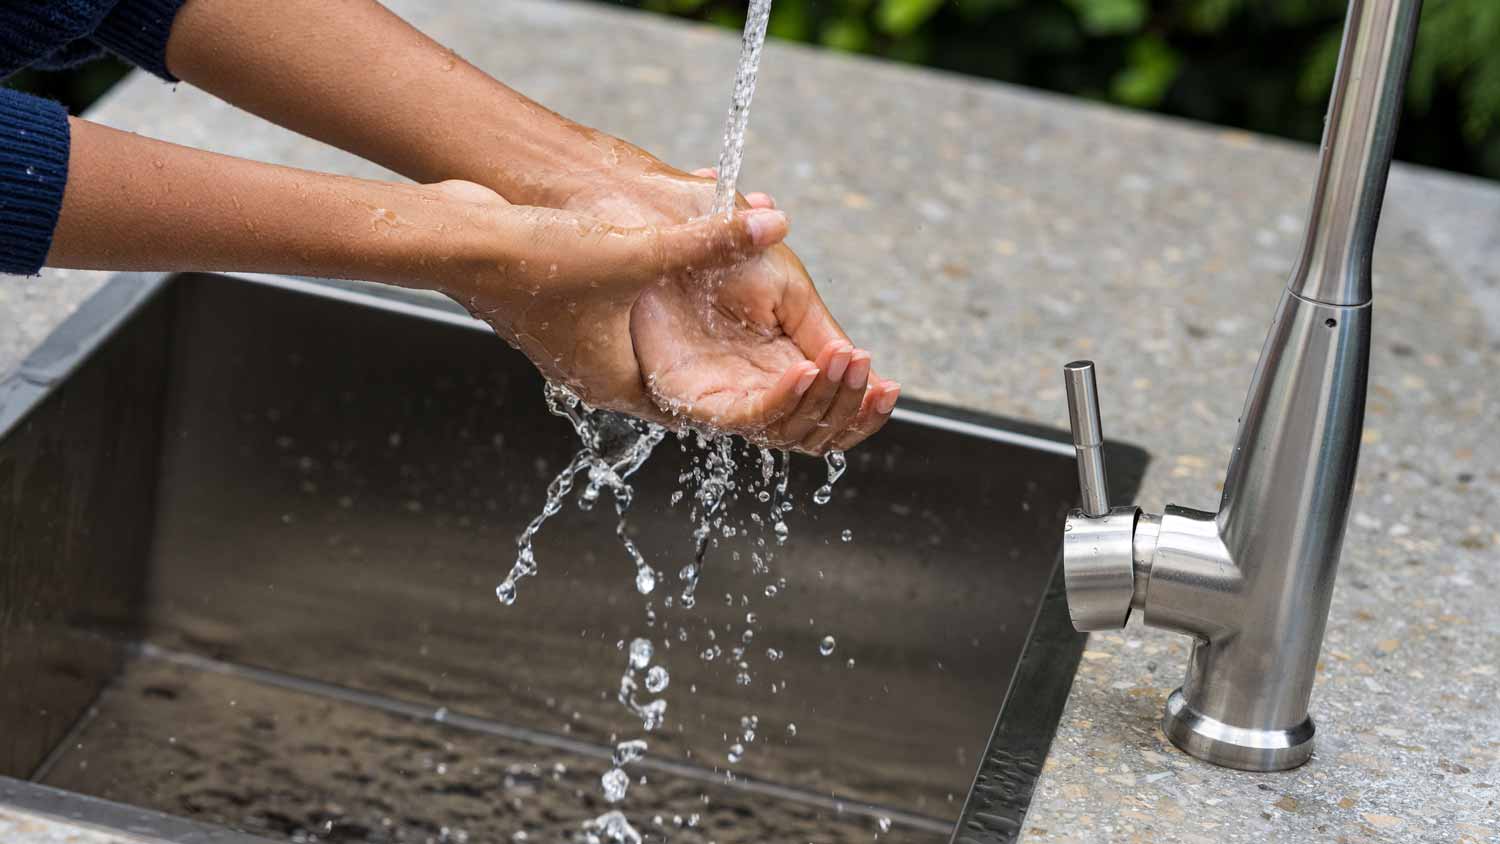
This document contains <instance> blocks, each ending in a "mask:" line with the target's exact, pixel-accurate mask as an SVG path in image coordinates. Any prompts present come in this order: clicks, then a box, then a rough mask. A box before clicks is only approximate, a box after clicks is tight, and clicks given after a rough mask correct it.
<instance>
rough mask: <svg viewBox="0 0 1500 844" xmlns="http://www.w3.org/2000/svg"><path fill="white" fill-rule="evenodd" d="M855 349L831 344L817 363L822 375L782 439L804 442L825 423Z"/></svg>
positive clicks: (794, 413) (785, 424)
mask: <svg viewBox="0 0 1500 844" xmlns="http://www.w3.org/2000/svg"><path fill="white" fill-rule="evenodd" d="M853 354H854V347H853V346H851V345H849V344H848V343H844V342H839V341H835V342H832V343H829V344H828V345H827V346H825V347H824V348H823V351H822V352H821V353H819V354H818V357H817V358H816V360H815V361H814V362H815V363H816V364H817V367H818V370H819V372H821V375H820V376H819V377H818V378H817V380H816V381H814V382H813V384H812V386H811V388H809V389H808V391H807V393H806V394H804V395H803V396H802V401H801V402H799V403H798V404H797V408H796V409H795V410H793V411H792V412H791V414H790V415H788V416H787V417H786V418H785V419H784V420H782V424H781V436H780V437H779V439H781V440H782V441H784V442H788V443H800V442H802V440H803V439H804V438H806V437H807V435H808V434H811V433H812V432H813V431H814V430H816V429H817V427H818V426H819V425H821V424H823V417H825V416H827V415H828V409H829V408H830V407H831V406H832V405H833V401H834V399H835V398H837V396H838V394H839V389H840V387H842V386H843V381H844V373H845V372H846V371H847V370H848V369H849V359H850V357H851V356H852V355H853Z"/></svg>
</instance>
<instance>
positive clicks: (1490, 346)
mask: <svg viewBox="0 0 1500 844" xmlns="http://www.w3.org/2000/svg"><path fill="white" fill-rule="evenodd" d="M392 5H393V6H394V7H395V8H396V9H397V11H399V12H400V13H402V14H403V15H405V16H407V17H408V19H410V20H413V21H414V22H415V23H417V24H418V25H419V26H420V27H422V28H423V29H424V30H426V31H427V32H429V33H430V34H432V35H433V36H435V37H436V38H438V39H439V40H440V41H443V42H445V43H447V44H449V45H450V46H452V47H454V48H455V49H457V50H458V51H459V52H460V53H461V54H462V55H464V56H465V57H466V58H468V59H469V60H471V61H474V62H475V63H477V64H479V65H480V66H482V67H484V68H486V69H487V70H489V71H491V72H493V73H494V74H496V75H497V76H498V77H499V78H501V79H504V80H506V81H508V82H510V83H511V84H513V85H515V86H516V87H518V88H520V89H521V90H523V91H525V92H527V93H528V94H530V95H532V96H533V97H535V98H537V99H538V100H540V101H541V102H543V103H545V104H547V105H548V106H550V107H552V108H555V109H558V110H560V111H563V112H565V113H567V114H569V115H571V116H573V117H575V118H578V119H580V120H583V121H585V122H587V123H590V124H593V125H596V126H599V127H601V128H603V129H606V130H608V131H611V132H614V133H616V134H619V135H622V136H624V137H626V138H629V139H631V140H633V141H635V142H637V143H640V144H641V145H643V146H645V147H647V148H649V149H652V150H653V151H655V152H657V153H658V154H660V155H662V156H663V157H665V158H667V159H669V160H672V161H674V162H677V163H681V164H684V165H692V166H702V165H705V164H711V163H712V162H713V160H714V158H715V156H716V154H717V148H718V138H719V134H720V126H721V120H722V118H723V110H724V108H725V105H726V102H727V99H728V88H729V84H730V79H731V78H732V77H733V69H734V63H735V54H736V39H735V38H734V36H733V35H732V34H729V33H725V32H722V31H715V30H712V29H708V28H705V27H696V26H689V25H682V24H679V23H675V22H669V21H666V20H663V19H661V18H657V17H653V16H648V15H644V14H639V13H627V12H622V11H618V10H611V9H608V8H601V7H599V6H596V5H587V4H575V3H568V2H545V1H544V2H536V0H525V1H524V2H523V0H510V1H509V2H495V3H485V4H467V3H456V2H445V3H433V2H416V0H403V2H396V3H393V4H392ZM92 117H94V118H95V119H97V120H100V121H102V122H105V123H108V124H111V125H114V126H118V127H122V128H127V129H132V130H135V131H139V132H142V133H145V134H150V135H154V136H157V137H161V138H165V139H169V140H172V141H177V142H180V143H187V144H193V145H198V146H203V147H207V148H210V149H214V150H217V151H220V152H225V153H231V154H237V155H243V156H249V157H253V158H259V159H263V160H268V161H274V162H278V163H283V164H290V165H297V166H304V167H314V168H318V169H325V170H334V171H338V172H344V173H350V174H356V175H375V174H378V173H379V172H380V171H379V170H378V169H377V168H374V167H372V166H371V165H368V164H364V163H361V162H358V161H356V160H354V159H352V158H350V157H348V156H345V155H343V154H341V153H338V152H336V151H333V150H330V149H328V148H326V147H323V146H321V145H319V144H317V143H314V142H311V141H307V140H304V139H300V138H297V137H296V136H293V135H290V134H288V133H286V132H283V131H281V130H279V129H276V128H274V127H270V126H267V125H265V124H263V123H261V122H259V121H258V120H256V119H255V118H252V117H249V116H247V115H243V114H239V113H237V112H235V111H233V110H232V109H230V108H229V107H227V106H225V105H223V104H221V103H218V102H215V101H213V100H212V99H210V98H209V97H207V96H205V95H203V94H201V93H199V92H197V91H194V90H191V89H190V88H189V87H188V86H186V85H183V86H180V87H179V88H178V89H177V90H176V91H173V90H171V89H169V88H166V87H163V86H161V85H159V84H157V83H155V82H153V81H151V80H148V79H145V78H140V77H137V78H133V79H132V80H130V81H129V82H128V83H126V84H124V85H122V86H120V87H119V88H118V89H116V91H115V92H113V93H112V94H111V95H110V96H109V97H108V98H107V100H106V101H105V102H104V103H102V104H101V105H100V106H98V107H97V108H96V109H95V110H94V112H93V113H92ZM751 125H752V128H751V137H750V143H749V155H748V160H747V164H746V167H745V171H744V172H745V175H744V179H743V183H744V185H745V186H746V187H747V188H749V189H755V190H769V191H771V192H773V193H775V195H776V196H777V197H778V199H779V200H780V202H781V203H782V205H783V207H785V208H786V209H788V210H789V211H790V213H791V214H792V216H793V219H794V227H795V232H794V235H793V241H792V242H793V245H794V246H795V247H796V248H797V249H798V251H799V252H800V253H801V255H802V256H803V258H804V259H805V260H806V261H807V263H808V266H809V267H810V268H811V270H812V272H813V273H814V275H815V277H816V278H817V280H818V282H819V285H820V287H821V289H822V290H823V293H824V296H825V297H826V298H827V299H828V300H829V303H830V305H831V306H832V307H833V308H834V310H835V312H836V313H837V314H838V315H839V318H840V320H841V321H842V322H843V323H844V325H845V326H846V327H847V328H848V330H849V331H850V333H851V334H852V335H853V336H854V337H855V338H856V339H857V341H858V342H860V343H861V344H866V345H868V346H869V347H870V348H873V349H874V350H875V351H876V354H877V363H878V366H879V368H880V369H881V371H882V372H883V373H886V374H889V375H892V376H894V377H897V378H899V379H900V380H901V381H902V382H903V383H904V384H905V385H906V390H907V392H908V393H909V394H912V395H915V396H919V397H921V398H926V399H934V400H939V401H944V402H952V403H957V404H962V405H966V406H970V407H974V408H978V409H981V410H985V411H991V412H995V413H1001V414H1006V415H1011V416H1017V417H1022V418H1026V419H1032V420H1036V421H1039V422H1043V423H1048V424H1052V425H1057V426H1064V425H1066V416H1065V412H1064V407H1063V398H1062V394H1063V391H1062V379H1061V376H1060V373H1059V367H1060V366H1061V364H1062V363H1063V362H1064V361H1067V360H1070V359H1072V358H1075V357H1079V356H1083V355H1088V356H1092V357H1094V358H1095V359H1097V360H1098V361H1099V364H1100V373H1101V379H1102V382H1101V385H1100V386H1101V394H1102V395H1101V398H1102V402H1103V406H1104V410H1105V413H1106V415H1107V421H1106V427H1107V430H1108V432H1109V434H1110V435H1111V436H1114V437H1118V438H1121V439H1126V440H1130V441H1133V442H1135V443H1138V444H1140V445H1142V446H1144V447H1145V448H1147V449H1149V450H1150V451H1151V452H1152V453H1153V454H1154V455H1155V462H1154V464H1153V466H1152V468H1151V470H1150V472H1149V474H1148V475H1147V477H1146V480H1145V486H1144V488H1143V490H1142V493H1141V503H1142V504H1143V505H1144V506H1147V507H1149V508H1151V509H1155V510H1159V509H1160V508H1161V506H1162V505H1163V504H1164V503H1166V502H1172V503H1177V504H1182V505H1185V506H1192V507H1201V508H1212V507H1214V506H1215V504H1216V501H1217V495H1218V484H1219V482H1220V479H1221V478H1222V474H1223V467H1224V465H1225V462H1226V460H1227V457H1228V451H1229V448H1230V444H1231V441H1232V438H1233V436H1234V426H1235V416H1236V414H1237V412H1238V411H1239V409H1240V403H1241V402H1242V400H1243V398H1244V395H1245V389H1246V387H1247V385H1248V381H1249V378H1250V374H1251V368H1252V366H1253V364H1254V362H1255V359H1256V356H1257V354H1258V351H1259V348H1260V344H1261V340H1262V338H1263V332H1264V330H1265V326H1266V324H1267V322H1268V320H1269V316H1270V313H1271V309H1272V306H1273V304H1274V303H1275V300H1276V298H1277V296H1278V294H1279V291H1280V289H1281V287H1282V285H1283V283H1284V280H1285V276H1286V274H1287V272H1288V271H1289V269H1290V267H1291V264H1292V262H1293V259H1294V257H1295V251H1296V249H1297V246H1298V235H1299V230H1300V227H1301V224H1302V217H1303V213H1304V210H1305V207H1306V204H1307V199H1308V195H1309V192H1310V185H1311V178H1312V174H1313V170H1314V158H1313V152H1312V150H1311V149H1309V148H1307V147H1304V146H1300V145H1293V144H1288V143H1283V142H1278V141H1272V140H1267V139H1263V138H1259V137H1254V136H1251V135H1248V134H1245V133H1242V132H1234V131H1224V130H1219V129H1213V128H1208V127H1203V126H1197V125H1190V124H1185V123H1182V122H1176V121H1168V120H1162V119H1159V118H1154V117H1148V116H1143V115H1139V114H1133V113H1126V112H1121V111H1117V110H1113V109H1108V108H1103V107H1098V106H1094V105H1089V104H1086V103H1082V102H1079V101H1076V100H1070V99H1065V98H1059V97H1055V96H1049V95H1043V94H1038V93H1035V92H1029V91H1024V90H1019V89H1015V88H1011V87H1007V86H1003V85H997V84H991V83H986V82H980V81H975V80H969V79H963V78H959V77H954V76H948V75H943V74H938V73H932V72H924V71H920V70H915V69H911V68H905V67H897V66H894V65H890V64H881V63H873V62H869V61H863V60H858V59H852V58H848V57H842V56H838V55H833V54H829V53H822V52H815V51H810V50H806V49H800V48H797V47H791V46H787V45H781V44H773V45H772V46H771V47H769V48H768V50H767V53H766V59H765V66H764V68H763V72H762V78H761V82H760V89H759V96H758V98H757V100H756V104H755V111H754V115H753V119H752V123H751ZM104 277H105V276H104V275H102V274H97V273H79V272H48V273H46V274H44V275H43V276H42V277H40V278H37V279H27V280H20V279H6V280H5V283H4V284H0V326H4V328H3V329H0V370H4V369H8V368H10V367H11V366H13V365H14V364H15V363H16V362H18V361H19V360H20V358H21V357H22V356H23V355H24V354H25V352H26V351H27V350H28V349H30V348H31V347H32V346H34V345H35V344H36V343H37V342H38V341H39V340H40V339H41V338H42V337H43V336H44V335H45V334H46V333H47V332H48V331H49V330H51V328H52V327H53V326H55V325H56V324H57V322H59V321H60V320H61V319H62V318H63V317H64V316H66V314H67V313H69V312H70V310H71V309H72V308H73V307H74V306H75V305H76V304H77V303H78V302H79V301H81V300H82V299H83V298H84V297H86V296H87V295H88V294H89V293H90V292H91V291H92V290H93V289H95V288H96V287H97V285H98V284H99V283H100V282H101V281H102V280H103V278H104ZM1375 288H1376V294H1377V295H1376V309H1377V311H1376V313H1377V317H1376V328H1375V347H1374V358H1373V369H1372V379H1373V381H1372V384H1371V392H1370V405H1369V417H1368V419H1367V422H1366V430H1365V435H1364V442H1365V448H1364V454H1363V461H1362V464H1361V467H1360V476H1359V487H1358V490H1357V493H1356V499H1355V504H1354V507H1355V514H1354V517H1353V521H1352V523H1351V526H1350V532H1349V537H1348V541H1347V543H1346V546H1345V554H1344V561H1343V567H1342V570H1341V571H1340V575H1339V581H1338V587H1337V590H1336V592H1335V595H1334V601H1333V610H1332V617H1331V618H1330V620H1329V624H1328V635H1327V640H1326V641H1325V643H1324V646H1323V662H1322V663H1321V666H1320V671H1319V677H1318V686H1317V690H1316V692H1315V695H1314V698H1313V714H1314V718H1315V719H1317V720H1318V724H1319V734H1318V745H1317V753H1316V755H1315V756H1314V758H1313V760H1312V762H1311V763H1309V764H1308V765H1306V766H1305V767H1303V768H1301V769H1299V770H1297V771H1293V772H1290V773H1282V774H1270V775H1252V774H1243V773H1236V772H1231V771H1227V770H1222V769H1218V768H1214V767H1211V766H1209V765H1206V764H1202V763H1199V762H1197V761H1195V760H1192V759H1190V758H1188V757H1185V756H1183V755H1182V754H1181V753H1178V752H1177V751H1176V750H1174V749H1173V748H1172V747H1171V746H1170V745H1169V744H1168V743H1167V742H1166V740H1165V738H1164V737H1163V736H1162V734H1161V732H1160V730H1159V729H1158V727H1157V719H1158V715H1159V713H1160V711H1161V706H1162V703H1163V701H1164V699H1165V697H1166V695H1167V693H1168V692H1169V691H1170V690H1171V689H1172V688H1174V687H1175V686H1176V685H1177V684H1178V683H1179V682H1180V680H1181V678H1182V672H1183V667H1184V659H1185V655H1186V651H1187V644H1188V642H1187V640H1186V639H1184V638H1183V637H1180V636H1176V635H1173V634H1167V633H1162V632H1158V631H1154V630H1148V629H1145V628H1142V627H1139V626H1137V625H1135V624H1133V625H1132V626H1131V627H1129V628H1127V629H1126V630H1124V631H1121V632H1119V633H1116V634H1103V635H1095V636H1094V637H1093V638H1092V640H1091V641H1090V644H1089V647H1088V650H1087V652H1086V653H1085V654H1084V657H1085V659H1084V663H1083V667H1082V669H1081V671H1080V673H1079V675H1078V679H1077V681H1076V683H1075V685H1074V689H1073V694H1072V698H1071V701H1070V703H1069V706H1068V709H1067V712H1066V713H1065V715H1064V717H1063V721H1062V726H1061V729H1060V731H1059V733H1058V736H1057V739H1056V742H1055V744H1054V745H1053V751H1052V756H1051V758H1050V759H1049V761H1048V764H1047V767H1046V770H1045V773H1044V775H1043V777H1042V781H1041V783H1040V788H1039V791H1038V794H1037V796H1036V799H1035V802H1034V803H1033V805H1032V808H1031V812H1030V814H1029V816H1028V819H1027V826H1026V835H1027V838H1028V839H1029V840H1034V841H1065V840H1066V841H1071V840H1078V841H1137V840H1139V841H1183V842H1198V841H1202V842H1210V841H1214V842H1220V841H1261V840H1286V841H1314V840H1318V841H1323V840H1327V841H1335V840H1338V841H1380V840H1390V841H1500V656H1497V654H1500V573H1497V564H1500V523H1497V521H1496V520H1495V518H1494V513H1495V512H1496V510H1497V507H1500V501H1497V497H1500V496H1497V492H1500V442H1497V437H1496V435H1495V431H1496V430H1497V429H1500V379H1497V378H1496V377H1495V374H1494V373H1495V371H1496V369H1497V368H1500V187H1497V186H1494V185H1488V184H1484V183H1480V182H1475V181H1473V180H1465V179H1459V178H1453V177H1448V176H1443V175H1439V174H1435V173H1431V172H1427V171H1419V170H1415V169H1411V168H1398V171H1397V172H1396V174H1395V175H1394V177H1393V180H1392V185H1391V188H1390V191H1389V196H1388V201H1387V203H1386V213H1385V219H1384V222H1383V224H1382V227H1381V234H1380V244H1379V248H1378V250H1377V256H1376V262H1375ZM993 468H994V470H998V471H1003V467H993ZM0 830H3V827H0ZM7 840H11V839H9V838H7ZM38 840H48V841H50V840H52V839H45V838H43V839H38ZM59 840H67V839H65V838H64V839H59Z"/></svg>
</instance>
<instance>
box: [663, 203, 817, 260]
mask: <svg viewBox="0 0 1500 844" xmlns="http://www.w3.org/2000/svg"><path fill="white" fill-rule="evenodd" d="M790 228H791V224H790V222H789V221H788V220H787V216H786V214H784V213H782V212H780V211H776V210H773V209H765V208H752V209H745V210H740V211H736V212H734V215H733V216H731V217H725V216H724V215H721V214H713V215H710V216H708V217H699V218H697V219H695V220H689V221H688V222H686V223H682V224H680V225H675V226H663V227H659V228H654V229H651V230H650V231H651V232H652V233H653V234H654V236H653V237H650V238H648V240H650V241H652V243H651V248H652V250H653V252H654V261H653V262H652V263H654V264H655V269H656V271H657V277H661V276H665V275H673V274H677V273H681V272H685V271H689V270H708V269H721V268H727V267H732V266H734V265H736V264H739V263H740V262H742V261H744V260H745V259H746V258H749V257H750V256H752V255H754V254H756V253H758V252H761V251H763V250H765V249H767V248H769V247H771V246H775V245H776V244H778V243H780V242H781V241H782V240H783V239H785V238H786V235H787V232H788V231H789V230H790Z"/></svg>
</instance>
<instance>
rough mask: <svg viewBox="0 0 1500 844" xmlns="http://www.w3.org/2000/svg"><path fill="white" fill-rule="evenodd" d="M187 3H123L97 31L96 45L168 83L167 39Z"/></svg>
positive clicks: (173, 0)
mask: <svg viewBox="0 0 1500 844" xmlns="http://www.w3.org/2000/svg"><path fill="white" fill-rule="evenodd" d="M185 2H186V0H120V3H119V4H118V5H117V6H115V8H114V9H113V10H112V11H111V12H110V13H109V14H108V15H105V17H104V20H103V21H102V22H100V24H99V28H98V29H96V30H94V34H93V41H94V42H95V43H97V44H99V45H100V46H101V47H104V48H105V49H107V50H109V51H110V52H113V53H116V54H118V55H119V56H120V57H121V58H123V59H125V60H126V61H128V62H130V63H131V64H133V65H136V66H137V67H139V68H141V69H143V70H146V71H148V72H150V73H152V74H154V75H156V76H159V77H161V78H162V79H165V80H166V81H168V82H176V81H177V77H175V76H173V75H172V72H171V71H169V70H167V36H169V35H171V34H172V21H174V20H176V19H177V11H178V10H179V9H181V8H182V4H183V3H185Z"/></svg>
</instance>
